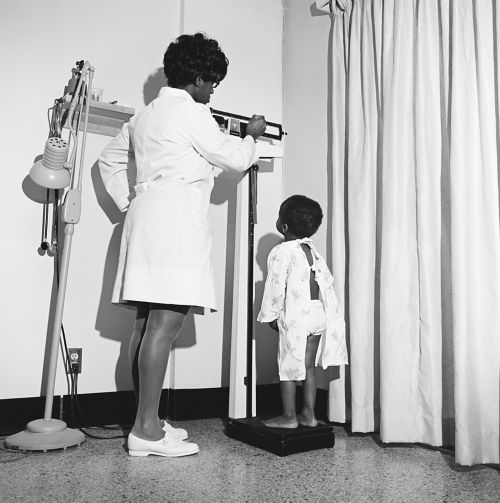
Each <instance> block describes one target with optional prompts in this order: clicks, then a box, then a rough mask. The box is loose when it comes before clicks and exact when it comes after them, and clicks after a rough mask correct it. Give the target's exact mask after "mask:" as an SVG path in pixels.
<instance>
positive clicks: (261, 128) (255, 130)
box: [247, 115, 266, 141]
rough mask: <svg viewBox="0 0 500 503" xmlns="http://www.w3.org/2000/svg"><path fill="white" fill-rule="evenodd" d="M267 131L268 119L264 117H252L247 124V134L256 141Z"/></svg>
mask: <svg viewBox="0 0 500 503" xmlns="http://www.w3.org/2000/svg"><path fill="white" fill-rule="evenodd" d="M265 131H266V119H265V118H264V116H263V115H252V118H251V119H250V120H249V121H248V124H247V134H249V135H250V136H252V137H253V139H254V140H255V141H257V138H258V137H259V136H262V135H263V134H264V133H265Z"/></svg>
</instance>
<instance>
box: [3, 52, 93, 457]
mask: <svg viewBox="0 0 500 503" xmlns="http://www.w3.org/2000/svg"><path fill="white" fill-rule="evenodd" d="M93 74H94V67H93V66H92V65H90V63H89V62H88V61H86V62H85V63H84V62H83V61H80V62H77V68H76V69H74V70H73V78H72V79H71V81H70V84H72V85H68V86H67V87H66V89H65V96H64V98H67V97H68V98H71V103H70V105H69V111H68V115H67V118H66V124H67V126H68V128H69V130H70V139H71V141H72V151H71V156H70V158H69V161H67V158H68V151H69V141H65V140H63V139H62V138H60V131H53V130H52V127H51V137H50V138H49V139H48V140H47V142H46V145H45V151H44V154H43V158H42V160H41V161H38V162H36V163H35V165H34V166H33V167H32V168H31V170H30V177H31V179H32V180H33V181H34V182H35V183H36V184H38V185H41V186H42V187H46V188H49V189H62V188H65V187H68V190H67V191H66V193H65V195H64V202H63V204H62V215H61V218H62V220H63V222H64V224H65V227H64V243H63V247H62V257H61V261H60V271H59V274H58V288H57V301H56V307H55V313H54V325H53V331H52V338H51V339H50V344H51V347H50V358H49V369H48V375H47V387H46V393H45V413H44V417H43V419H35V420H34V421H30V422H29V423H28V424H27V425H26V429H25V430H24V431H21V432H19V433H16V434H14V435H11V436H9V437H7V438H6V439H5V446H6V447H8V448H11V449H18V450H23V451H48V450H53V449H65V448H67V447H71V446H74V445H78V444H81V443H82V442H83V441H84V440H85V435H84V434H83V433H82V432H81V431H80V430H76V429H71V428H68V427H67V426H66V423H65V422H64V421H61V420H59V419H53V418H52V406H53V401H54V388H55V380H56V370H57V353H58V349H59V343H60V337H61V331H62V318H63V309H64V299H65V295H66V284H67V278H68V269H69V257H70V252H71V243H72V239H73V233H74V226H75V224H77V223H78V222H79V221H80V212H81V190H82V172H83V159H84V153H85V143H86V138H87V126H88V116H89V94H90V89H91V88H92V77H93ZM59 101H62V99H61V100H59ZM77 107H78V108H79V115H78V121H77V122H78V126H77V131H78V128H79V126H80V118H81V117H84V121H83V127H82V128H81V129H82V131H83V140H82V144H81V152H80V159H79V160H80V162H79V167H78V169H77V168H76V154H77V150H78V147H79V146H78V135H77V132H75V130H74V129H73V118H74V115H75V110H76V108H77ZM56 129H57V128H56ZM57 253H59V251H57Z"/></svg>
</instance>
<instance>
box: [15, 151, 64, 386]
mask: <svg viewBox="0 0 500 503" xmlns="http://www.w3.org/2000/svg"><path fill="white" fill-rule="evenodd" d="M42 157H43V155H42V154H40V155H38V156H36V157H35V159H34V160H33V164H34V163H35V162H37V161H40V160H41V159H42ZM21 188H22V191H23V193H24V195H25V196H26V197H27V198H28V199H30V200H31V201H33V202H35V203H39V204H40V213H41V214H42V212H43V210H42V205H44V204H47V203H48V204H49V205H53V204H54V202H55V201H56V200H57V201H60V199H61V197H62V195H63V193H64V191H63V190H59V191H57V190H48V189H46V188H44V187H41V186H40V185H37V184H36V183H35V182H33V180H32V179H31V178H30V177H29V175H26V177H25V178H24V180H23V182H22V185H21ZM58 204H60V202H58ZM52 208H53V207H50V206H49V207H48V208H47V211H48V213H49V214H48V215H47V216H48V219H49V220H48V223H50V219H51V218H52V216H53V213H52V211H53V210H52ZM52 225H53V224H52ZM42 239H44V237H42ZM46 239H47V242H48V243H49V244H51V243H52V229H50V228H49V229H47V236H46ZM63 241H64V224H63V223H62V222H61V221H60V220H59V222H58V235H57V245H58V249H59V254H61V253H62V248H63ZM37 253H38V255H40V256H44V255H47V259H50V260H54V261H55V260H57V256H56V255H55V254H54V253H53V252H52V251H51V250H50V248H49V249H48V250H44V249H42V247H41V246H39V248H38V250H37ZM55 266H56V263H55V262H54V274H53V277H52V286H51V288H50V304H49V313H48V319H47V326H46V330H45V349H44V355H43V368H42V376H41V380H40V396H44V395H45V392H46V391H47V379H48V372H49V362H50V352H51V346H52V332H53V330H54V318H55V310H56V303H57V293H58V281H57V276H56V274H55V271H56V269H55Z"/></svg>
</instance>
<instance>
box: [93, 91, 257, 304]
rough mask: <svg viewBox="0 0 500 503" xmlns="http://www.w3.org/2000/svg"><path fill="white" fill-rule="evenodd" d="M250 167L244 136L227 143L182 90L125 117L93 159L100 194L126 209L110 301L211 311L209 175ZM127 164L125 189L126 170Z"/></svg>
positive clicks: (252, 152) (251, 150)
mask: <svg viewBox="0 0 500 503" xmlns="http://www.w3.org/2000/svg"><path fill="white" fill-rule="evenodd" d="M256 160H257V152H256V148H255V142H254V140H253V138H252V137H250V136H247V137H246V138H245V139H244V140H242V141H241V142H240V143H235V142H234V141H233V140H232V139H230V138H229V137H228V136H227V135H225V134H223V133H222V132H221V131H220V130H219V127H218V125H217V123H216V122H215V120H214V119H213V117H212V116H211V113H210V109H209V108H208V107H207V106H205V105H202V104H199V103H196V102H195V101H194V100H193V98H192V97H191V96H190V95H189V94H188V93H187V92H186V91H184V90H181V89H174V88H170V87H164V88H162V89H161V90H160V93H159V96H158V98H157V99H155V100H154V101H152V102H151V103H150V104H149V105H148V106H147V107H146V108H145V109H144V110H142V111H141V112H139V113H138V114H137V115H135V116H134V117H132V119H131V120H130V122H129V123H128V124H125V125H124V126H123V128H122V131H121V132H120V134H118V135H117V136H116V137H115V138H114V139H113V140H111V142H110V143H109V145H108V146H107V147H106V148H105V149H104V151H103V152H102V154H101V155H100V157H99V168H100V172H101V175H102V179H103V181H104V185H105V187H106V190H107V191H108V192H109V194H110V195H111V197H112V198H113V200H114V201H115V203H116V205H117V206H118V208H119V209H120V210H121V211H126V210H127V208H128V211H127V215H126V218H125V223H124V228H123V234H122V241H121V246H120V256H119V263H118V271H117V275H116V281H115V287H114V291H113V296H112V301H113V302H127V301H143V302H154V303H161V304H181V305H190V306H200V307H206V308H210V309H212V310H214V309H216V308H217V303H216V299H215V288H214V278H213V270H212V259H211V247H212V236H211V228H210V222H209V220H208V209H209V204H210V193H211V191H212V187H213V178H214V173H213V171H214V169H213V168H214V166H216V167H219V168H222V169H226V170H234V171H239V172H242V171H245V170H246V169H248V168H249V167H250V166H251V165H252V164H254V163H255V162H256ZM132 161H134V162H132ZM134 163H135V169H136V173H137V175H136V185H135V187H134V190H131V189H130V187H129V179H128V178H129V175H131V173H130V171H132V170H131V169H129V172H128V171H127V168H128V167H129V166H132V165H133V164H134ZM131 183H133V182H131ZM134 192H135V194H134ZM130 200H131V202H130V203H129V201H130Z"/></svg>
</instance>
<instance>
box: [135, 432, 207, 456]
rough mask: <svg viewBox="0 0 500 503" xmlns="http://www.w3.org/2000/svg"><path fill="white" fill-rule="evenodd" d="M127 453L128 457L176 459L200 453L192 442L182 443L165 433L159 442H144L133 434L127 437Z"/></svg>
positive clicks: (196, 445)
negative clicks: (152, 456)
mask: <svg viewBox="0 0 500 503" xmlns="http://www.w3.org/2000/svg"><path fill="white" fill-rule="evenodd" d="M127 444H128V453H129V455H130V456H149V455H150V454H153V455H156V456H165V457H167V458H176V457H179V456H190V455H191V454H196V453H197V452H199V451H200V448H199V447H198V444H195V443H194V442H184V441H183V440H179V439H178V438H175V437H173V436H172V435H170V434H168V433H165V436H164V437H163V438H162V439H161V440H144V439H142V438H139V437H136V436H135V435H134V434H133V433H129V435H128V442H127Z"/></svg>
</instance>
